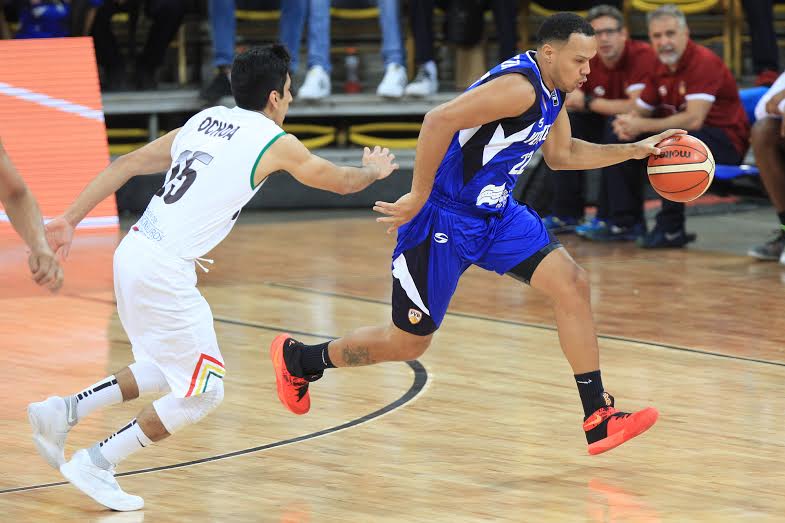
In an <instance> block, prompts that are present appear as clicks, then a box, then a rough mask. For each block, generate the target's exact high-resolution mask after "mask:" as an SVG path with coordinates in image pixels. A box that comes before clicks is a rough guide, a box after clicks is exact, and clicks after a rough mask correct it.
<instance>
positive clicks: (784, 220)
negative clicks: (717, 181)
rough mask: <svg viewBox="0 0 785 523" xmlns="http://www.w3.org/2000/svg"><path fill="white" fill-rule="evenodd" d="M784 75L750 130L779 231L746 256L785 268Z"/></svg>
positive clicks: (761, 103) (761, 104)
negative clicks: (771, 262)
mask: <svg viewBox="0 0 785 523" xmlns="http://www.w3.org/2000/svg"><path fill="white" fill-rule="evenodd" d="M783 115H785V73H783V74H781V75H780V76H779V78H777V80H776V81H775V82H774V85H772V86H771V89H769V90H768V91H767V92H766V94H765V95H763V98H761V99H760V101H759V102H758V105H757V106H755V117H756V120H757V121H756V122H755V125H754V126H753V128H752V140H751V141H752V150H753V151H754V152H755V163H756V164H758V169H760V177H761V180H763V186H764V187H765V188H766V192H767V193H768V195H769V199H770V200H771V203H772V205H774V210H775V212H776V213H777V218H778V219H779V221H780V229H779V230H778V231H777V232H776V233H775V235H774V236H773V237H772V239H771V240H769V241H767V242H766V243H764V244H763V245H759V246H757V247H753V248H751V249H750V250H749V251H747V254H749V255H750V256H752V257H753V258H757V259H759V260H772V261H775V260H779V261H780V263H781V264H783V265H785V250H783V249H785V119H783Z"/></svg>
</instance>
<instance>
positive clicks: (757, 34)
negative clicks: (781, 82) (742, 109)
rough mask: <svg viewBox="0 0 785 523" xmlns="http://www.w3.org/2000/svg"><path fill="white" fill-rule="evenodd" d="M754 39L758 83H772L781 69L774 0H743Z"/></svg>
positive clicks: (753, 53)
mask: <svg viewBox="0 0 785 523" xmlns="http://www.w3.org/2000/svg"><path fill="white" fill-rule="evenodd" d="M741 5H742V7H743V8H744V15H745V18H746V19H747V26H748V27H749V29H750V40H752V67H753V69H754V71H755V74H756V75H757V78H756V79H755V84H756V85H766V86H768V85H771V84H772V82H773V81H774V80H775V79H776V78H777V76H778V71H779V70H780V51H779V48H778V47H777V34H776V33H775V32H774V2H773V0H741Z"/></svg>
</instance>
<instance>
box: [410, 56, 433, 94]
mask: <svg viewBox="0 0 785 523" xmlns="http://www.w3.org/2000/svg"><path fill="white" fill-rule="evenodd" d="M438 90H439V78H438V74H437V72H436V64H435V63H433V62H426V63H424V64H422V65H421V66H420V67H419V68H418V69H417V76H415V77H414V80H412V82H411V83H410V84H409V85H407V86H406V89H405V91H404V92H405V93H406V95H407V96H429V95H432V94H435V93H436V91H438Z"/></svg>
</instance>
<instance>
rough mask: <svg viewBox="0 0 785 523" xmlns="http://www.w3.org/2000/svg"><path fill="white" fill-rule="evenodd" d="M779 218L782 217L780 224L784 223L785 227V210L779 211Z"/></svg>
mask: <svg viewBox="0 0 785 523" xmlns="http://www.w3.org/2000/svg"><path fill="white" fill-rule="evenodd" d="M777 218H779V219H780V225H782V226H783V227H785V211H782V212H778V213H777Z"/></svg>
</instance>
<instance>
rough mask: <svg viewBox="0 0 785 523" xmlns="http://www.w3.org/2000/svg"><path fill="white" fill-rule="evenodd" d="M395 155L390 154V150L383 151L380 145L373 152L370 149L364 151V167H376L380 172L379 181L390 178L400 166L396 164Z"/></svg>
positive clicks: (366, 148)
mask: <svg viewBox="0 0 785 523" xmlns="http://www.w3.org/2000/svg"><path fill="white" fill-rule="evenodd" d="M394 161H395V155H394V154H391V153H390V150H389V149H388V148H387V147H385V148H384V149H382V148H381V147H379V146H378V145H377V146H376V147H374V148H373V151H371V150H370V149H369V148H368V147H365V148H364V149H363V166H364V167H376V169H378V170H379V177H378V178H376V179H377V180H382V179H384V178H387V177H388V176H390V173H392V172H393V171H394V170H395V169H397V168H398V164H397V163H394Z"/></svg>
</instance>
